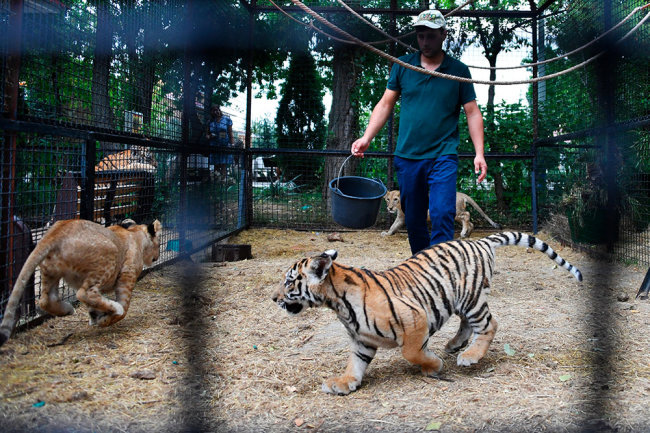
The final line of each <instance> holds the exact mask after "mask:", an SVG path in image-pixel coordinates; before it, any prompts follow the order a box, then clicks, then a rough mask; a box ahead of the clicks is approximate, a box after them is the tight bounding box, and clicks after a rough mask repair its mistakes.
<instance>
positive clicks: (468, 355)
mask: <svg viewBox="0 0 650 433" xmlns="http://www.w3.org/2000/svg"><path fill="white" fill-rule="evenodd" d="M481 358H482V356H479V355H477V354H475V353H474V352H473V351H469V350H466V351H464V352H463V353H461V354H460V355H458V358H456V364H458V365H462V366H464V367H469V366H470V365H472V364H476V363H477V362H479V361H480V360H481Z"/></svg>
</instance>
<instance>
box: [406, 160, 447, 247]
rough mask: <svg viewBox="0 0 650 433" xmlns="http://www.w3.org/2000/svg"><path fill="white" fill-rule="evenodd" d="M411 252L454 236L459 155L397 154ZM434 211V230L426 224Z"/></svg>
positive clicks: (432, 223) (432, 225) (432, 220)
mask: <svg viewBox="0 0 650 433" xmlns="http://www.w3.org/2000/svg"><path fill="white" fill-rule="evenodd" d="M394 166H395V171H396V173H397V180H398V182H399V192H400V197H401V201H402V209H403V210H404V214H405V216H406V230H407V232H408V237H409V244H410V246H411V252H412V253H413V254H415V253H417V252H418V251H420V250H423V249H424V248H427V247H429V246H430V245H435V244H438V243H440V242H446V241H450V240H452V239H453V238H454V217H455V216H456V178H457V176H458V156H457V155H443V156H440V157H438V158H436V159H421V160H419V159H405V158H400V157H398V156H396V157H395V158H394ZM427 210H428V211H429V214H430V215H431V233H429V228H428V226H427Z"/></svg>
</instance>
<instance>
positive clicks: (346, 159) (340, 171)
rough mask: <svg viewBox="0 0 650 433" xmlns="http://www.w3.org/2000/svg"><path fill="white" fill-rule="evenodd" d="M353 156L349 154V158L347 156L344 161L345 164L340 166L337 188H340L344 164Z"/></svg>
mask: <svg viewBox="0 0 650 433" xmlns="http://www.w3.org/2000/svg"><path fill="white" fill-rule="evenodd" d="M353 156H354V155H350V156H348V157H347V158H345V161H343V164H341V168H339V177H337V178H336V189H339V179H341V173H342V172H343V166H344V165H345V163H346V162H348V159H350V158H352V157H353ZM339 191H340V190H339Z"/></svg>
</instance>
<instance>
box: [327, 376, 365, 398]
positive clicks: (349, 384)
mask: <svg viewBox="0 0 650 433" xmlns="http://www.w3.org/2000/svg"><path fill="white" fill-rule="evenodd" d="M360 383H361V381H359V380H357V379H356V378H354V377H353V376H341V377H331V378H329V379H327V380H326V381H325V382H323V387H322V389H323V392H326V393H328V394H338V395H347V394H349V393H351V392H352V391H356V390H357V387H358V386H359V384H360Z"/></svg>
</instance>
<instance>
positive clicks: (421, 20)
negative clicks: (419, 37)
mask: <svg viewBox="0 0 650 433" xmlns="http://www.w3.org/2000/svg"><path fill="white" fill-rule="evenodd" d="M446 25H447V22H446V21H445V17H443V16H442V13H441V12H440V11H439V10H435V9H430V10H426V11H424V12H422V13H420V15H418V17H417V19H416V20H415V23H414V24H413V27H418V26H424V27H429V28H430V29H439V28H443V29H444V28H445V26H446Z"/></svg>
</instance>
